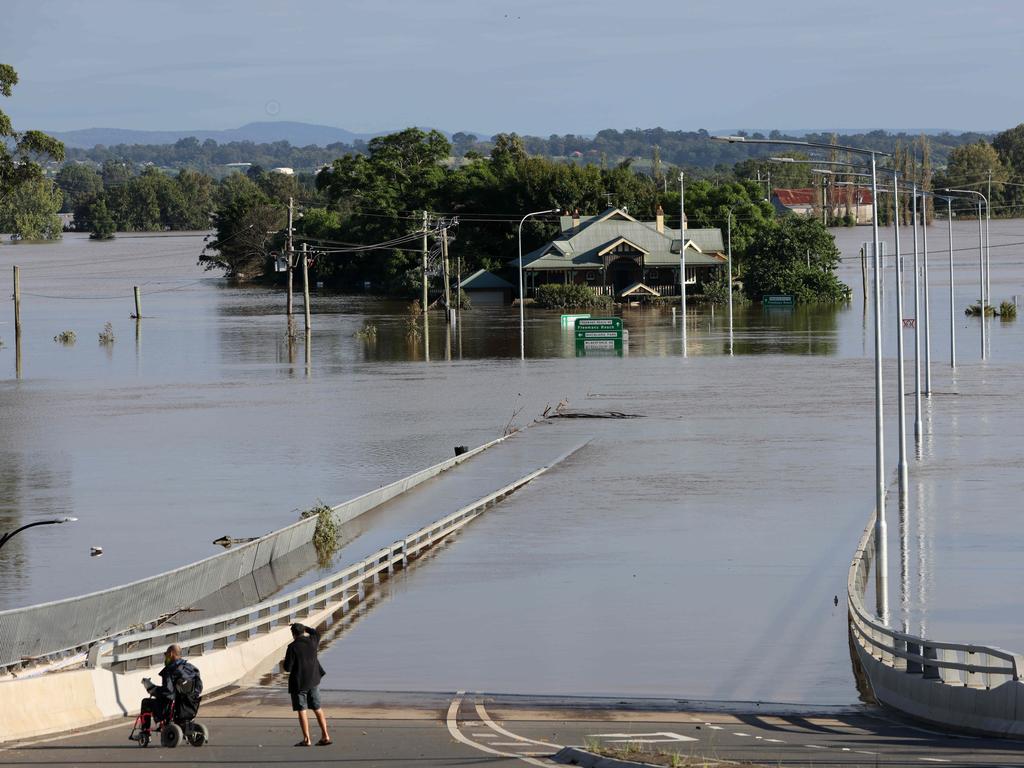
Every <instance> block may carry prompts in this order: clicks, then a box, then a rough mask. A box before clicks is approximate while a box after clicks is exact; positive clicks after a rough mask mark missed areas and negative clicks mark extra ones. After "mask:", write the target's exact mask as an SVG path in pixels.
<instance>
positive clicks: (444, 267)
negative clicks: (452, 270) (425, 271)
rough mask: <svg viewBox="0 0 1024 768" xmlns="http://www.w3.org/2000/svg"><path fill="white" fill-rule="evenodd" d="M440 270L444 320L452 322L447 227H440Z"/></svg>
mask: <svg viewBox="0 0 1024 768" xmlns="http://www.w3.org/2000/svg"><path fill="white" fill-rule="evenodd" d="M441 271H442V272H443V273H444V313H445V315H444V316H445V321H446V322H447V323H448V324H449V325H451V322H452V285H451V280H450V279H449V277H448V227H447V225H446V226H443V227H441Z"/></svg>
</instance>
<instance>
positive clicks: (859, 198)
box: [772, 186, 872, 224]
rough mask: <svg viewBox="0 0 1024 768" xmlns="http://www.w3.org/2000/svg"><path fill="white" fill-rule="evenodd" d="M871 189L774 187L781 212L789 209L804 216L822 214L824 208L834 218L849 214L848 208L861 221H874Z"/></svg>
mask: <svg viewBox="0 0 1024 768" xmlns="http://www.w3.org/2000/svg"><path fill="white" fill-rule="evenodd" d="M871 200H872V198H871V190H870V189H869V188H867V187H846V186H832V187H828V188H826V190H825V192H824V205H823V203H822V190H821V189H820V188H818V189H815V188H812V187H805V188H801V189H773V190H772V205H773V206H774V207H775V210H777V211H778V212H779V213H785V212H787V211H789V212H791V213H796V214H798V215H800V216H820V215H821V209H822V208H823V207H827V208H828V209H829V214H828V217H829V219H830V220H832V219H835V218H838V217H840V216H845V215H846V213H847V210H849V212H850V215H852V216H853V220H854V222H855V223H857V224H870V223H871Z"/></svg>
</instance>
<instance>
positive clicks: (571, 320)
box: [562, 313, 590, 325]
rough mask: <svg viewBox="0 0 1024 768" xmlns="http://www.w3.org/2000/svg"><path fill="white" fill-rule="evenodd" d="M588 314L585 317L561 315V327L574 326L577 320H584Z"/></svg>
mask: <svg viewBox="0 0 1024 768" xmlns="http://www.w3.org/2000/svg"><path fill="white" fill-rule="evenodd" d="M589 317H590V314H589V313H588V314H585V315H562V325H575V323H576V321H577V320H586V319H588V318H589Z"/></svg>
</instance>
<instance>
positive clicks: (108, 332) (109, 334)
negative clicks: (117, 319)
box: [100, 323, 114, 347]
mask: <svg viewBox="0 0 1024 768" xmlns="http://www.w3.org/2000/svg"><path fill="white" fill-rule="evenodd" d="M113 343H114V325H113V323H107V324H106V325H104V326H103V331H102V332H101V333H100V344H102V345H104V346H106V347H109V346H110V345H111V344H113Z"/></svg>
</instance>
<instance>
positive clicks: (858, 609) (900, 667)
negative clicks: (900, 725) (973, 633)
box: [847, 515, 1024, 738]
mask: <svg viewBox="0 0 1024 768" xmlns="http://www.w3.org/2000/svg"><path fill="white" fill-rule="evenodd" d="M874 537H875V516H874V515H872V516H871V519H870V520H869V521H868V525H867V528H865V529H864V533H863V535H862V536H861V539H860V542H859V543H858V545H857V551H856V553H855V555H854V557H853V561H852V562H851V563H850V570H849V574H848V576H847V600H848V609H849V629H850V640H851V645H852V647H853V648H854V650H855V652H856V661H857V663H858V664H859V665H860V668H861V669H860V671H861V672H862V673H863V674H862V675H860V676H859V678H860V679H862V680H866V681H867V684H868V686H869V687H870V694H871V696H873V697H874V699H875V700H876V701H877V702H878V703H879V704H881V705H883V706H886V707H891V708H892V709H894V710H897V711H899V712H902V713H904V714H906V715H910V716H911V717H913V718H916V719H918V720H921V721H924V722H926V723H929V724H932V725H937V726H940V727H942V728H946V729H949V730H952V731H959V732H965V733H973V734H979V735H984V736H996V737H1007V738H1021V737H1024V682H1022V680H1021V674H1022V672H1024V657H1022V656H1020V655H1019V654H1015V653H1011V652H1009V651H1005V650H1003V649H1002V648H995V647H992V646H980V645H970V644H964V643H950V642H945V641H936V640H931V639H928V638H925V637H921V636H918V635H912V634H909V633H906V632H899V631H896V630H893V629H891V628H890V627H888V626H886V625H885V624H883V623H882V622H880V621H879V620H878V619H877V618H875V617H874V616H872V615H871V614H870V613H869V612H868V611H867V610H866V609H865V607H864V602H863V601H864V595H865V593H866V589H867V584H868V574H869V572H870V568H871V561H872V557H873V551H874Z"/></svg>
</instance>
